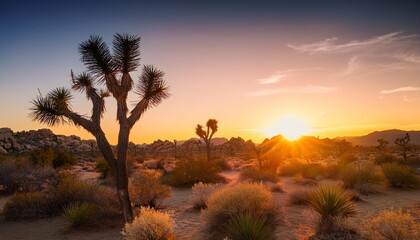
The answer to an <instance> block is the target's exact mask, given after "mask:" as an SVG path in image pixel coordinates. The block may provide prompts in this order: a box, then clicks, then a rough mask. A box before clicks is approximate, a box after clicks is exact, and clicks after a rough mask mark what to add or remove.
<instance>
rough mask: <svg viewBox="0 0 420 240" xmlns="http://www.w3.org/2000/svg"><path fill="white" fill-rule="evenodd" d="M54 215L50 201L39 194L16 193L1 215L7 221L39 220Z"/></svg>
mask: <svg viewBox="0 0 420 240" xmlns="http://www.w3.org/2000/svg"><path fill="white" fill-rule="evenodd" d="M55 214H56V212H55V209H54V205H53V203H52V201H51V199H49V198H48V197H47V196H46V195H45V194H43V193H40V192H25V193H16V194H14V195H13V196H12V198H10V199H9V200H8V201H7V202H6V204H5V206H4V208H3V215H4V217H5V219H6V220H9V221H15V220H32V219H39V218H44V217H49V216H53V215H55Z"/></svg>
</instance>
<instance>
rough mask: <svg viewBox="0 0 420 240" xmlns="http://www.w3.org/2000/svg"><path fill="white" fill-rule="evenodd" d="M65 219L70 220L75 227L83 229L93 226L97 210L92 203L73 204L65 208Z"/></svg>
mask: <svg viewBox="0 0 420 240" xmlns="http://www.w3.org/2000/svg"><path fill="white" fill-rule="evenodd" d="M63 210H64V213H63V217H64V218H65V219H66V220H68V221H69V222H70V223H71V224H72V226H73V227H82V226H86V225H89V224H92V222H93V218H94V216H95V214H96V208H95V206H93V205H92V204H90V203H86V202H83V203H80V202H73V203H70V204H69V205H68V206H67V207H64V209H63Z"/></svg>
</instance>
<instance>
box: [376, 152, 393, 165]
mask: <svg viewBox="0 0 420 240" xmlns="http://www.w3.org/2000/svg"><path fill="white" fill-rule="evenodd" d="M373 161H374V163H375V164H377V165H382V164H384V163H394V162H398V159H397V158H396V157H394V156H392V155H389V154H379V155H378V156H376V157H375V159H374V160H373Z"/></svg>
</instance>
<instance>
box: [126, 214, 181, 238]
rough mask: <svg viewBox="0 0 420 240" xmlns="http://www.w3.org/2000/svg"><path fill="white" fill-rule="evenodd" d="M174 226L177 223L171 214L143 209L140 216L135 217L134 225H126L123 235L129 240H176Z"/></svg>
mask: <svg viewBox="0 0 420 240" xmlns="http://www.w3.org/2000/svg"><path fill="white" fill-rule="evenodd" d="M174 225H175V222H174V220H173V219H172V217H171V215H170V214H169V213H163V212H159V211H157V210H154V209H152V208H148V207H141V209H140V215H139V216H137V217H135V218H134V220H133V222H132V223H126V224H125V226H124V229H123V231H122V233H123V235H124V236H125V238H126V239H128V240H137V239H147V240H171V239H175V238H174V233H173V227H174Z"/></svg>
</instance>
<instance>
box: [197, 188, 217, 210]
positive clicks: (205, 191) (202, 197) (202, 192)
mask: <svg viewBox="0 0 420 240" xmlns="http://www.w3.org/2000/svg"><path fill="white" fill-rule="evenodd" d="M218 188H219V186H218V185H217V184H213V183H202V182H199V183H196V184H194V186H192V199H191V200H192V203H193V206H194V208H195V209H204V208H207V202H208V199H209V196H210V195H211V194H212V193H213V192H215V191H216V190H217V189H218Z"/></svg>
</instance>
